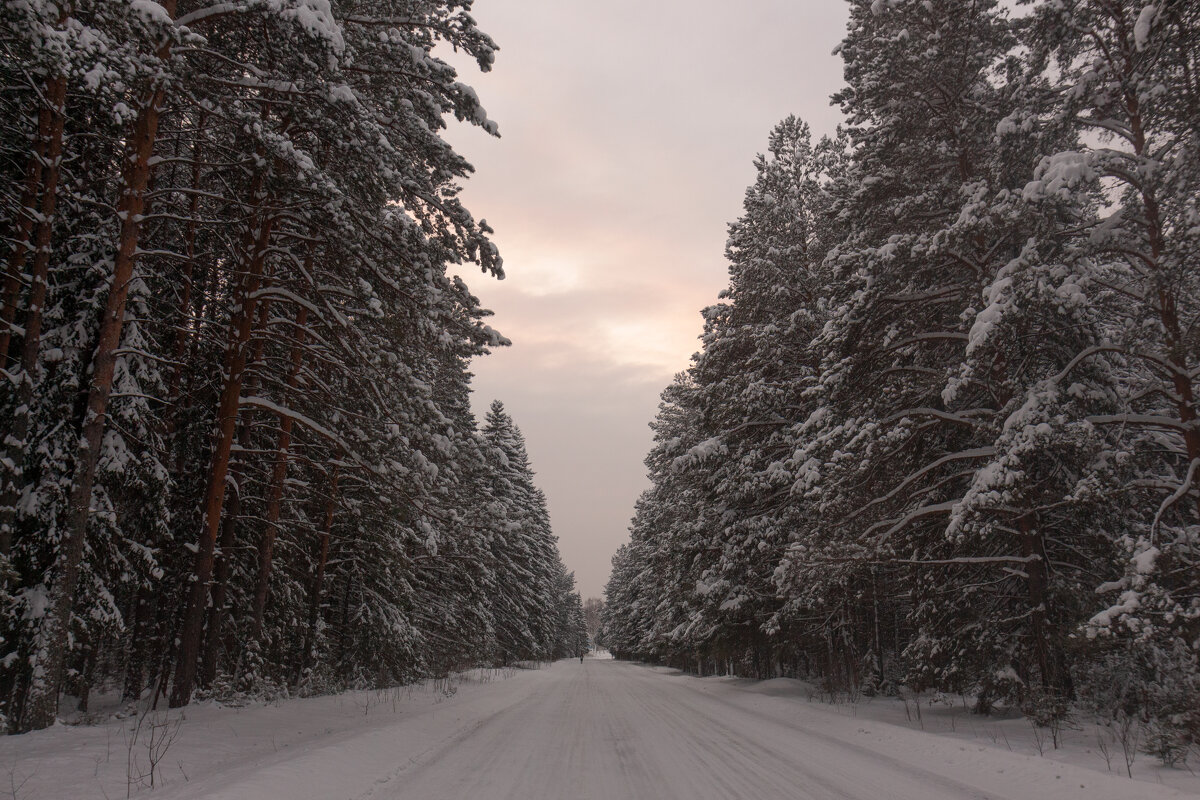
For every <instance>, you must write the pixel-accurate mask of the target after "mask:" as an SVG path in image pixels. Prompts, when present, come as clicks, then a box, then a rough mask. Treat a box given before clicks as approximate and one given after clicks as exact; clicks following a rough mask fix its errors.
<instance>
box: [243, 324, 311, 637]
mask: <svg viewBox="0 0 1200 800" xmlns="http://www.w3.org/2000/svg"><path fill="white" fill-rule="evenodd" d="M307 324H308V309H307V308H306V307H304V306H300V308H299V310H298V311H297V312H296V342H295V344H293V345H292V352H291V359H290V364H289V365H288V374H287V380H286V381H285V384H284V385H285V392H284V397H283V401H284V402H285V403H286V402H287V401H288V399H289V398H290V396H291V395H292V393H293V392H295V389H296V384H297V381H298V379H299V377H300V367H301V365H302V364H303V360H304V338H305V337H304V326H305V325H307ZM294 423H295V420H294V419H293V418H292V417H291V416H289V415H286V414H281V415H280V417H279V437H278V440H277V442H276V446H275V464H274V466H273V468H272V470H271V488H270V490H269V494H268V496H267V512H266V523H267V525H266V528H264V529H263V537H262V541H261V542H260V543H259V548H258V582H257V584H256V585H255V589H254V638H255V639H258V638H259V637H260V636H261V634H262V622H263V614H264V613H266V609H267V596H268V595H269V594H270V590H271V564H272V557H273V553H274V549H275V535H276V533H277V531H278V526H279V515H280V512H281V511H282V509H283V488H284V483H285V481H286V480H287V462H288V450H289V449H290V448H291V446H292V426H293V425H294Z"/></svg>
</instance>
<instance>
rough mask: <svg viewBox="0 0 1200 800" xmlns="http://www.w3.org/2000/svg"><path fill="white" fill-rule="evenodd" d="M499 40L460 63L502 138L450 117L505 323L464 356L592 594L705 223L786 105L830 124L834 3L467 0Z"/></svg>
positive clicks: (664, 377)
mask: <svg viewBox="0 0 1200 800" xmlns="http://www.w3.org/2000/svg"><path fill="white" fill-rule="evenodd" d="M474 14H475V16H476V18H477V19H478V20H479V22H480V24H481V26H482V27H483V29H484V30H485V31H487V32H488V33H489V34H491V36H492V37H493V38H494V39H495V40H496V41H497V43H498V44H499V45H500V48H501V49H500V53H499V56H498V58H497V61H496V66H495V69H494V70H493V71H492V72H491V73H489V74H486V75H481V74H480V73H479V72H478V70H477V69H476V68H474V67H473V66H472V65H470V64H469V62H459V61H455V63H456V64H459V65H460V69H461V73H462V77H461V80H463V81H464V82H466V83H468V84H470V85H472V86H474V87H475V88H476V89H477V91H478V92H479V95H480V97H481V98H482V100H483V103H484V106H485V107H486V108H487V110H488V113H489V116H490V117H491V118H492V119H493V120H495V121H496V122H497V123H498V124H499V126H500V132H501V136H502V138H501V139H500V140H492V139H490V138H489V137H487V136H486V135H485V134H483V133H482V132H481V131H478V130H475V129H468V128H466V127H465V126H460V127H458V128H456V129H454V130H452V131H451V132H450V139H451V141H452V142H453V143H454V144H455V145H456V146H457V147H458V149H459V150H460V151H461V152H463V153H464V154H466V156H467V157H468V158H469V159H470V160H471V162H472V163H473V164H474V165H475V167H476V170H477V172H476V175H475V176H474V177H473V178H472V179H471V180H470V181H469V182H468V185H467V187H466V191H465V192H464V195H465V199H466V202H467V205H468V207H469V208H470V209H472V211H473V212H474V213H475V214H476V215H477V216H480V217H485V218H486V219H487V221H488V222H489V224H491V225H492V227H494V228H495V230H496V235H495V241H496V243H497V245H498V246H499V247H500V251H501V253H502V255H503V256H504V264H505V270H506V272H507V273H508V277H507V279H506V280H504V281H502V282H497V281H495V280H492V279H490V278H486V277H484V276H483V275H481V274H478V273H476V274H474V275H465V276H464V277H466V278H468V280H469V281H470V284H471V287H472V289H473V290H474V292H475V293H476V294H477V295H478V296H479V297H480V298H481V299H482V300H483V302H484V305H485V306H487V307H489V308H491V309H493V310H494V311H495V312H496V317H495V319H494V320H492V324H493V326H494V327H496V328H497V329H499V330H500V331H501V332H503V333H504V334H505V335H506V336H508V337H509V338H510V339H512V340H513V346H512V347H511V348H505V349H503V350H501V351H499V352H497V353H495V354H494V355H491V356H489V357H487V358H484V359H477V360H476V362H475V363H474V365H473V371H474V372H475V374H476V377H475V380H474V387H475V395H474V401H475V403H474V405H475V408H476V412H477V413H478V414H479V415H480V416H481V417H482V414H483V412H484V411H485V410H486V408H487V405H488V404H490V403H491V401H492V399H493V398H499V399H500V400H502V401H503V402H504V404H505V406H506V407H507V408H508V409H509V411H510V412H511V413H512V415H513V416H514V418H515V419H516V421H517V424H518V425H520V427H521V429H522V430H523V431H524V432H525V437H526V439H527V442H528V446H529V452H530V456H531V458H532V460H533V465H534V468H535V469H536V470H537V472H538V484H539V485H540V486H541V487H542V488H543V490H544V491H545V492H546V495H547V497H548V499H549V504H550V515H551V520H552V522H553V525H554V531H555V533H556V534H557V535H558V537H559V540H560V547H561V550H562V554H563V558H564V560H565V561H566V563H567V567H568V568H569V569H572V570H574V571H575V574H576V577H577V579H578V583H579V587H580V591H581V592H582V593H583V595H584V596H585V597H587V596H593V595H599V594H600V593H601V591H602V589H603V586H604V582H605V581H606V580H607V577H608V572H609V559H610V558H611V557H612V554H613V552H614V551H615V550H616V548H617V547H618V546H619V545H620V544H621V543H622V542H623V541H625V539H626V538H627V536H628V530H627V529H628V525H629V520H630V517H631V516H632V514H633V504H634V500H635V499H636V498H637V495H638V494H639V493H640V492H641V491H642V490H643V489H644V488H645V487H646V486H648V485H649V483H648V481H647V480H646V478H645V474H644V473H645V468H644V466H643V464H642V458H643V457H644V456H645V454H646V452H647V450H648V449H649V447H650V441H651V439H650V431H649V429H648V428H647V424H648V423H649V421H650V420H651V419H652V418H653V416H654V413H655V410H656V408H657V404H658V394H659V392H661V391H662V389H663V388H664V387H665V386H666V385H667V383H668V382H669V381H670V380H671V377H672V375H673V374H674V373H675V372H677V371H679V370H681V369H683V368H685V367H686V366H687V364H688V360H689V358H690V356H691V354H692V353H693V352H694V351H695V350H696V349H697V341H696V337H697V335H698V334H699V332H700V328H701V321H700V315H699V311H700V309H701V308H703V307H704V306H706V305H708V304H710V303H712V302H713V301H714V300H715V299H716V295H717V292H719V291H720V290H721V288H722V287H723V286H724V285H725V283H726V278H727V274H726V265H725V262H724V258H723V251H724V242H725V234H726V225H727V224H728V223H729V222H731V221H732V220H733V219H735V218H736V217H737V216H738V214H739V213H740V210H741V201H742V195H743V192H744V191H745V188H746V186H747V184H748V183H750V181H752V180H753V178H754V169H753V164H752V161H753V158H754V155H755V154H756V153H758V152H761V151H762V150H764V149H765V147H766V139H767V134H768V132H769V131H770V129H771V127H772V126H773V125H774V124H775V123H776V122H777V121H779V120H780V119H782V118H783V117H785V116H786V115H787V114H789V113H795V114H798V115H799V116H801V117H803V118H804V119H806V120H808V121H809V123H810V124H811V125H812V127H813V131H814V133H816V134H818V135H820V134H825V133H831V132H832V131H833V129H834V127H835V126H836V124H837V121H838V114H837V111H836V110H835V109H833V108H831V107H830V105H829V99H828V98H829V95H830V94H831V93H832V92H833V91H835V90H836V89H837V88H838V86H839V84H840V82H841V62H840V60H839V59H838V58H837V57H836V56H834V55H832V50H833V48H834V47H835V46H836V45H837V43H838V41H839V40H840V38H841V35H842V31H843V28H844V25H845V19H846V12H845V4H844V3H843V2H842V0H791V1H790V2H788V1H787V0H743V2H736V3H735V2H716V1H714V0H692V2H682V1H681V0H650V2H646V0H638V1H637V2H634V1H633V0H616V1H615V2H604V3H597V2H579V0H477V5H476V7H475V9H474Z"/></svg>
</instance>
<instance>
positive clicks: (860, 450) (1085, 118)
mask: <svg viewBox="0 0 1200 800" xmlns="http://www.w3.org/2000/svg"><path fill="white" fill-rule="evenodd" d="M1198 25H1200V9H1198V8H1197V7H1196V4H1195V3H1187V2H1161V3H1154V4H1150V3H1145V2H1141V0H1126V2H1098V0H1097V1H1095V2H1093V1H1092V0H1070V1H1068V2H1063V0H1054V2H1048V1H1047V2H1030V3H1026V4H1024V5H1023V6H1021V7H1019V8H1018V9H1017V10H1015V11H1013V10H1009V9H1006V8H1005V6H1003V5H1002V4H1000V3H997V2H989V1H988V0H984V1H983V2H975V3H960V2H954V1H953V0H923V1H922V2H917V1H916V0H894V1H893V2H887V3H882V2H868V0H853V1H852V2H851V14H850V22H849V26H848V30H847V35H846V38H845V40H844V41H843V43H842V45H841V47H840V49H839V52H840V53H841V55H842V58H843V59H844V61H845V75H846V87H845V88H844V89H843V90H842V91H841V92H839V93H838V94H837V95H836V96H835V101H836V102H838V103H839V104H840V105H841V107H842V110H843V112H844V113H845V117H846V120H847V122H846V125H845V126H844V129H843V131H842V132H841V134H840V136H839V139H838V140H836V141H830V142H823V143H821V144H820V145H818V146H816V147H813V146H812V145H810V144H809V142H808V135H807V130H806V129H805V128H804V126H803V125H802V124H801V123H798V122H796V121H795V120H792V119H789V120H786V121H785V122H784V123H782V124H781V125H780V126H779V128H777V129H776V131H775V132H774V133H773V134H772V137H771V141H770V151H769V153H770V154H769V155H768V156H765V157H760V159H759V160H758V162H757V166H758V170H759V177H758V180H757V181H756V183H755V184H754V186H752V187H751V188H750V190H749V191H748V192H747V196H746V203H745V212H744V214H743V216H742V217H741V218H740V219H739V220H738V221H737V222H736V223H734V225H733V226H731V229H730V239H729V249H728V257H729V261H730V288H729V290H728V291H727V292H726V294H725V295H724V296H723V298H722V300H723V302H722V303H721V304H719V305H717V306H714V307H712V308H709V309H706V310H705V312H704V325H705V327H704V335H703V337H702V344H703V349H702V351H701V352H700V353H699V354H697V356H696V357H695V360H694V364H693V366H692V367H691V369H690V370H689V371H688V373H687V374H686V375H685V376H683V377H682V378H681V379H679V380H677V381H676V383H675V384H674V385H673V386H672V387H671V388H670V389H668V390H667V392H666V393H665V394H664V404H663V406H662V407H661V409H660V416H659V419H658V421H657V422H656V423H655V430H656V431H657V432H658V434H659V436H658V439H657V440H656V445H655V449H654V450H653V451H652V452H651V454H650V457H649V458H648V460H647V464H648V465H649V467H650V477H651V480H652V481H653V487H652V488H651V489H650V490H648V491H647V493H646V494H645V495H644V496H643V497H642V499H641V501H640V502H639V505H638V508H637V514H636V516H635V517H634V521H633V526H632V529H631V532H632V536H631V541H630V543H629V544H628V545H626V546H625V547H624V548H623V549H622V550H621V551H620V552H619V553H618V554H617V557H616V558H615V559H614V562H613V575H612V578H611V582H610V584H609V587H608V597H607V599H608V605H607V607H606V619H605V635H606V636H607V637H608V641H609V642H610V645H611V647H612V649H613V650H614V652H616V653H618V654H623V655H626V656H636V657H641V658H655V659H662V660H667V661H671V662H674V663H677V664H678V665H679V666H684V667H689V668H694V669H699V670H702V671H707V670H712V669H729V670H732V671H735V672H739V673H744V674H753V675H759V676H770V675H777V674H780V673H783V672H788V673H798V674H804V675H807V676H813V677H818V678H820V679H822V680H824V681H825V682H826V683H827V685H828V686H829V687H830V688H835V689H842V690H849V691H855V692H857V691H879V690H884V691H888V690H898V689H899V688H900V687H906V688H907V689H909V690H915V691H923V690H939V691H956V692H969V693H972V694H973V695H975V697H976V700H977V703H978V706H979V708H980V710H982V711H986V710H987V709H988V708H989V707H990V706H991V705H992V704H994V703H1005V704H1009V705H1019V706H1021V707H1023V708H1025V709H1026V710H1027V711H1028V712H1029V713H1030V714H1032V715H1033V716H1034V718H1035V719H1037V720H1041V721H1045V720H1049V719H1052V718H1054V717H1055V716H1058V715H1061V714H1062V713H1064V711H1065V710H1066V709H1067V708H1068V707H1070V706H1071V704H1073V703H1082V704H1084V705H1091V706H1092V707H1095V708H1097V709H1101V710H1102V711H1103V712H1104V713H1107V714H1114V713H1118V712H1120V713H1124V714H1129V715H1134V716H1136V717H1137V718H1139V719H1141V720H1143V722H1144V723H1145V724H1146V725H1147V726H1148V728H1147V731H1148V734H1147V735H1148V736H1151V737H1152V738H1153V739H1154V741H1155V742H1157V744H1155V745H1154V747H1155V748H1156V750H1157V751H1158V752H1157V754H1158V755H1161V756H1163V757H1164V759H1168V758H1171V757H1173V756H1170V754H1171V753H1178V751H1179V748H1180V747H1182V748H1184V749H1185V750H1186V748H1187V747H1189V746H1190V745H1192V744H1195V743H1196V742H1197V740H1198V739H1200V721H1198V719H1197V716H1196V714H1195V713H1194V711H1193V709H1195V708H1197V707H1200V695H1197V689H1198V687H1200V662H1198V656H1200V564H1198V563H1197V561H1196V554H1197V552H1198V550H1197V545H1198V544H1200V540H1198V536H1200V486H1198V484H1197V478H1198V476H1200V427H1198V425H1200V423H1198V421H1197V411H1198V409H1197V400H1196V396H1195V383H1196V380H1197V378H1198V377H1200V338H1198V337H1200V306H1198V302H1200V284H1198V283H1197V281H1198V280H1200V277H1198V276H1200V269H1198V265H1200V261H1198V257H1200V248H1198V247H1197V245H1198V243H1200V239H1198V237H1200V210H1198V207H1197V197H1198V196H1200V195H1198V190H1200V169H1197V163H1198V162H1197V160H1196V154H1197V153H1200V147H1198V145H1200V138H1198V136H1200V112H1198V110H1197V107H1196V105H1195V103H1194V99H1195V98H1196V97H1197V96H1198V93H1200V86H1198V85H1197V84H1196V82H1195V81H1196V77H1195V76H1196V73H1195V70H1194V66H1195V64H1196V63H1197V57H1198V56H1200V52H1198V51H1197V48H1198V47H1200V40H1198V39H1197V37H1196V36H1195V35H1194V32H1195V30H1196V29H1197V26H1198ZM1189 98H1190V99H1189ZM784 143H787V144H786V146H781V145H783V144H784ZM1114 685H1115V686H1118V687H1120V689H1119V690H1118V691H1117V692H1116V694H1114V693H1113V692H1114V689H1113V687H1114ZM1131 718H1132V717H1131ZM1173 748H1174V749H1173Z"/></svg>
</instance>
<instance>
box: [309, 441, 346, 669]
mask: <svg viewBox="0 0 1200 800" xmlns="http://www.w3.org/2000/svg"><path fill="white" fill-rule="evenodd" d="M339 457H340V456H339ZM337 491H338V465H337V463H336V462H335V463H334V465H333V469H332V471H331V472H330V475H329V499H328V500H326V501H325V519H324V522H323V523H322V525H321V534H320V538H319V540H318V542H317V568H316V569H315V570H314V571H313V582H312V593H311V595H310V598H309V605H308V629H307V631H306V632H305V634H304V653H303V654H302V655H301V659H300V675H301V677H303V675H304V671H305V670H306V669H308V665H309V664H310V663H311V662H312V655H313V652H312V651H313V648H314V647H315V646H316V641H317V620H318V619H319V618H320V614H321V595H322V589H323V587H324V586H325V565H326V564H327V563H329V535H330V533H331V532H332V530H333V515H334V512H335V511H336V510H337Z"/></svg>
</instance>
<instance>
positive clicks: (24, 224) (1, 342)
mask: <svg viewBox="0 0 1200 800" xmlns="http://www.w3.org/2000/svg"><path fill="white" fill-rule="evenodd" d="M48 95H49V93H47V96H48ZM52 117H53V111H52V110H51V109H48V108H43V109H41V110H40V111H39V112H38V125H37V137H36V139H35V141H34V148H33V152H32V153H30V154H29V160H28V161H27V162H26V164H25V183H24V186H23V188H22V190H21V207H20V209H19V211H18V212H17V213H18V217H17V218H16V219H14V220H12V225H11V229H12V237H11V238H12V242H13V250H12V253H10V254H9V256H8V269H7V270H6V272H5V276H4V289H3V294H2V295H0V325H2V326H3V329H2V330H0V369H7V368H8V349H9V346H10V345H11V343H12V335H13V327H14V326H15V325H16V321H17V305H18V300H19V299H20V296H21V274H22V273H23V272H24V270H25V261H26V259H27V258H28V257H29V251H30V250H31V249H33V245H32V244H31V243H30V241H29V238H30V236H32V235H33V224H34V218H35V217H36V216H37V215H38V189H39V188H40V187H41V183H42V172H43V170H44V168H45V166H46V163H45V162H46V144H47V142H48V140H49V138H50V137H49V135H48V134H49V132H50V127H51V122H52Z"/></svg>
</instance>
